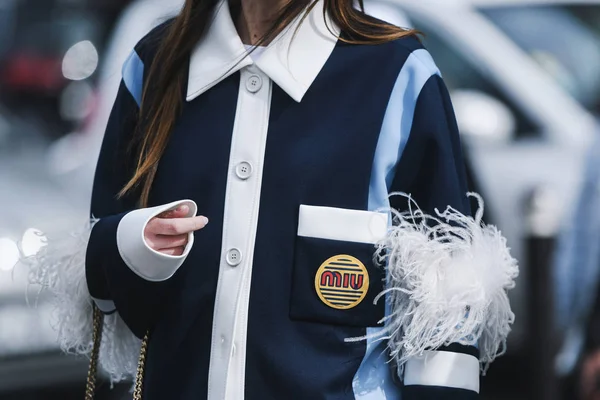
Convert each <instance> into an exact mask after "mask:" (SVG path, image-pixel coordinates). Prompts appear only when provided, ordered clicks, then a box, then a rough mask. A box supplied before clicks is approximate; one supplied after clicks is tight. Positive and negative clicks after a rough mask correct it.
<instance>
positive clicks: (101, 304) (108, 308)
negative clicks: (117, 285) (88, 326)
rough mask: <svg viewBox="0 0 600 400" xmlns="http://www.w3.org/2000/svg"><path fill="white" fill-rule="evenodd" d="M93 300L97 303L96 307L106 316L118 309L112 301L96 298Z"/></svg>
mask: <svg viewBox="0 0 600 400" xmlns="http://www.w3.org/2000/svg"><path fill="white" fill-rule="evenodd" d="M92 300H94V303H96V306H98V308H99V309H100V311H102V312H103V313H105V314H108V313H111V312H113V311H115V310H116V309H117V307H116V306H115V303H114V302H113V301H112V300H103V299H97V298H95V297H92Z"/></svg>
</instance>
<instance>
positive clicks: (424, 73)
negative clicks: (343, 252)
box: [352, 50, 439, 400]
mask: <svg viewBox="0 0 600 400" xmlns="http://www.w3.org/2000/svg"><path fill="white" fill-rule="evenodd" d="M436 74H438V75H439V71H438V69H437V67H436V65H435V63H434V62H433V59H432V58H431V56H430V55H429V53H428V52H427V51H426V50H416V51H414V52H413V53H412V54H411V55H410V56H409V57H408V59H407V60H406V62H405V64H404V66H403V67H402V70H401V71H400V74H399V75H398V78H397V79H396V83H395V84H394V89H393V90H392V94H391V96H390V100H389V102H388V106H387V109H386V112H385V116H384V118H383V123H382V126H381V132H380V134H379V141H378V142H377V148H376V150H375V157H374V161H373V169H372V173H371V181H370V185H369V210H370V211H375V210H385V211H388V212H389V207H390V202H389V199H388V193H389V191H390V186H391V184H392V179H393V177H394V175H395V173H396V165H397V163H398V160H399V159H400V157H401V156H402V152H403V151H404V147H405V146H406V142H407V141H408V137H409V135H410V130H411V128H412V123H413V117H414V112H415V106H416V104H417V99H418V97H419V94H420V93H421V89H423V86H425V83H426V82H427V81H428V80H429V78H431V77H432V76H433V75H436ZM398 173H402V171H399V172H398ZM390 223H391V218H390ZM387 313H389V308H388V305H387V303H386V314H387ZM381 329H382V328H367V335H372V334H374V333H377V332H379V331H381ZM388 361H389V360H388V356H387V352H386V342H385V341H378V342H374V341H373V340H368V341H367V349H366V352H365V357H364V358H363V361H362V363H361V365H360V367H359V369H358V371H357V372H356V375H355V376H354V379H353V382H352V388H353V391H354V397H355V398H356V399H359V400H384V399H385V400H395V399H400V391H399V388H398V386H397V385H395V384H394V378H393V376H392V373H393V371H392V370H391V364H390V363H388Z"/></svg>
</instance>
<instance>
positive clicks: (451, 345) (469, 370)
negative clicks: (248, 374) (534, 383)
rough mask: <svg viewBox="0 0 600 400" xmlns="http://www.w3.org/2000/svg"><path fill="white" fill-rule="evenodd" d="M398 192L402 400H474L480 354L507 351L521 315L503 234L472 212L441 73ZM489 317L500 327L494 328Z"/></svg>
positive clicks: (432, 82)
mask: <svg viewBox="0 0 600 400" xmlns="http://www.w3.org/2000/svg"><path fill="white" fill-rule="evenodd" d="M391 192H392V195H391V197H390V203H391V206H392V209H393V210H394V214H395V216H394V224H393V227H392V229H391V232H390V234H389V235H388V238H387V243H386V246H385V247H386V248H385V250H386V252H387V254H388V260H387V261H388V304H390V305H391V312H390V315H389V316H388V320H387V324H388V327H389V329H390V331H391V332H392V334H391V338H390V339H389V344H390V349H391V353H392V355H393V356H394V358H395V359H396V361H397V364H398V366H399V368H398V373H399V375H400V378H401V380H402V381H403V389H402V394H403V397H402V398H403V399H404V400H417V399H418V400H427V399H436V400H445V399H464V400H467V399H476V398H478V397H479V395H478V392H479V372H480V360H481V362H482V363H483V364H484V365H485V364H487V362H489V361H491V359H493V358H494V357H495V356H496V355H497V354H498V353H499V352H500V351H501V350H502V349H503V347H502V346H503V345H504V340H505V337H506V334H508V331H509V330H510V328H509V325H510V324H511V323H512V320H513V318H514V316H513V314H512V312H511V311H510V307H509V306H508V300H507V298H506V294H505V291H506V289H507V288H510V287H512V285H513V284H514V282H513V279H514V277H516V273H517V266H516V262H515V261H514V259H512V257H510V255H509V254H508V249H507V248H506V247H505V245H504V240H503V238H502V237H501V236H500V235H499V232H497V231H496V230H495V228H494V227H485V226H483V225H482V224H481V215H479V213H478V215H477V216H476V217H475V218H473V216H472V215H471V210H470V205H469V204H470V202H469V198H468V195H467V192H468V189H467V184H466V174H465V167H464V162H463V156H462V151H461V144H460V139H459V133H458V127H457V124H456V121H455V117H454V112H453V109H452V105H451V102H450V97H449V94H448V91H447V89H446V87H445V85H444V83H443V81H442V79H441V77H440V76H439V74H438V73H435V74H433V75H432V76H431V77H430V78H429V79H428V80H427V81H426V83H425V84H424V86H423V87H422V89H421V91H420V93H419V95H418V98H417V102H416V105H415V111H414V116H413V121H412V127H411V130H410V136H409V138H408V141H407V143H406V147H405V148H404V151H403V153H402V156H401V158H400V160H399V162H398V165H397V169H396V173H395V176H394V179H393V181H392V184H391ZM398 192H400V193H402V195H400V194H398ZM394 193H395V194H394ZM486 248H487V250H489V254H485V253H486V250H483V249H486ZM495 268H500V270H501V271H502V272H500V273H499V274H497V275H494V274H492V273H491V271H492V270H493V269H495ZM502 274H505V275H502ZM495 276H504V277H505V279H498V280H495V281H493V279H494V277H495ZM493 301H498V303H497V304H498V305H497V306H496V303H493ZM490 304H492V305H491V306H490ZM492 310H495V311H492ZM492 312H495V313H496V314H495V315H491V313H492ZM487 319H494V320H495V323H496V324H497V326H489V331H488V330H486V329H488V327H487V324H486V322H487ZM484 326H486V327H485V328H484ZM482 336H483V338H482ZM482 341H483V342H482ZM480 349H481V350H483V352H484V354H480Z"/></svg>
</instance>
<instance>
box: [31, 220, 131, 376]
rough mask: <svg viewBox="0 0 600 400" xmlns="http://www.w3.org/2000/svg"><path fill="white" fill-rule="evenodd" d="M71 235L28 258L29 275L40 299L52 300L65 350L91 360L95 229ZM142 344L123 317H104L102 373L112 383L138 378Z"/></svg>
mask: <svg viewBox="0 0 600 400" xmlns="http://www.w3.org/2000/svg"><path fill="white" fill-rule="evenodd" d="M97 221H98V220H97V219H92V220H90V222H89V223H88V224H86V226H84V227H83V228H82V229H79V230H77V231H74V232H71V233H68V234H62V235H61V234H57V235H46V234H43V240H44V246H43V247H42V248H41V249H40V250H39V251H38V252H37V253H36V254H34V255H30V256H22V257H21V260H20V262H21V264H24V265H26V266H27V267H28V269H29V283H30V285H34V286H38V288H39V291H38V296H39V295H41V294H42V293H43V292H47V293H48V294H49V295H50V301H51V303H52V305H53V308H54V312H53V320H52V324H53V327H54V329H55V330H56V331H57V333H58V342H59V345H60V348H61V349H62V350H63V351H64V352H66V353H70V354H76V355H84V356H86V357H89V356H90V354H91V350H92V320H93V317H92V310H93V300H92V298H91V296H90V293H89V291H88V288H87V282H86V277H85V253H86V250H87V244H88V241H89V238H90V233H91V230H92V227H93V226H94V224H95V223H96V222H97ZM140 346H141V341H140V340H139V339H138V338H137V337H135V335H134V334H133V333H132V332H131V331H130V330H129V328H128V327H127V326H126V325H125V323H124V322H123V320H122V319H121V317H120V316H119V314H118V313H117V312H115V313H113V314H110V315H105V316H104V326H103V333H102V343H101V345H100V357H99V364H100V367H101V368H102V369H103V370H104V371H105V372H106V373H107V374H108V375H109V377H110V380H111V382H113V383H114V382H119V381H122V380H126V379H131V378H132V377H133V376H135V371H136V368H137V362H138V357H139V351H140Z"/></svg>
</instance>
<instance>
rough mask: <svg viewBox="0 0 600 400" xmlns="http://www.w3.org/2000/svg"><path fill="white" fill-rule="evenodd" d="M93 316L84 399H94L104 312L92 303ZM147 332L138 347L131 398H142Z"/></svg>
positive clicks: (139, 399)
mask: <svg viewBox="0 0 600 400" xmlns="http://www.w3.org/2000/svg"><path fill="white" fill-rule="evenodd" d="M93 312H94V316H93V327H92V329H93V330H92V341H93V343H92V354H91V355H90V365H89V368H88V374H87V381H86V385H85V400H94V393H95V391H96V377H97V376H98V356H99V354H100V343H101V342H102V327H103V325H104V314H102V312H101V311H100V309H98V307H97V306H96V305H95V304H94V311H93ZM149 337H150V335H149V333H146V335H145V336H144V339H143V340H142V347H141V349H140V358H139V361H138V367H137V371H136V374H135V385H134V390H133V400H142V388H143V385H144V370H145V367H146V354H147V352H148V341H149Z"/></svg>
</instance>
